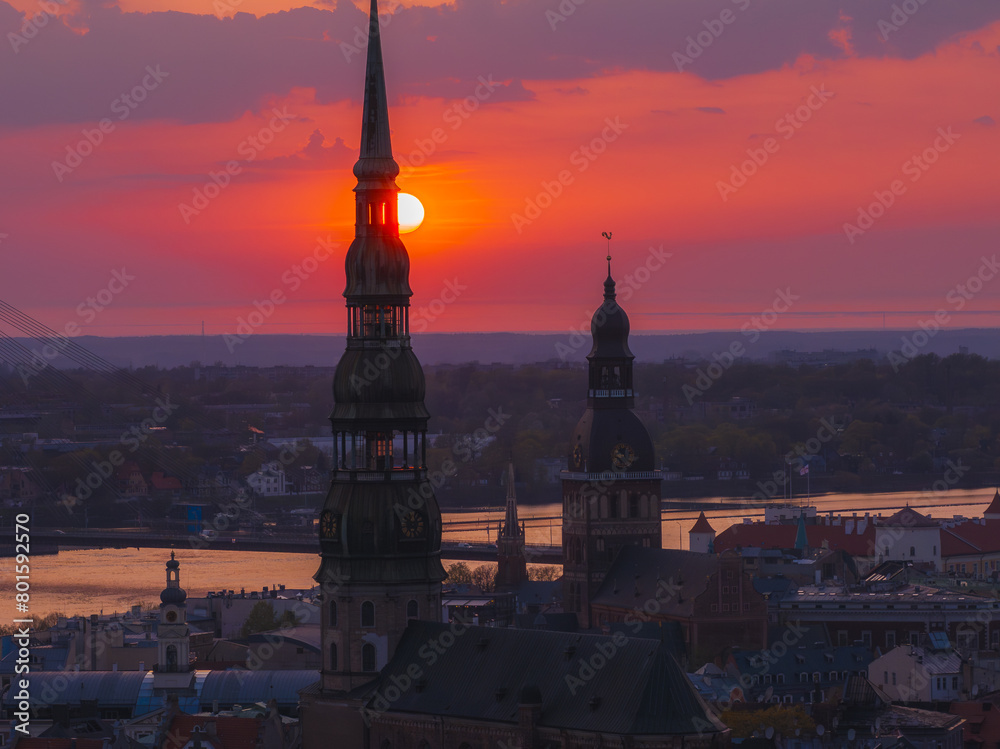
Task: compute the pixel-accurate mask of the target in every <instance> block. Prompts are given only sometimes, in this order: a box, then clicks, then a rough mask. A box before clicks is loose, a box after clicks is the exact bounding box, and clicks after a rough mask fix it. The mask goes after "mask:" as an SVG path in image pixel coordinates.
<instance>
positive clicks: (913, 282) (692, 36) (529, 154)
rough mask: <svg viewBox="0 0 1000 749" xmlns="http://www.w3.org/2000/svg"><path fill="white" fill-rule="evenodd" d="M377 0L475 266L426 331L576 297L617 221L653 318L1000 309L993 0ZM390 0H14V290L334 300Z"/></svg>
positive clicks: (591, 290) (94, 313)
mask: <svg viewBox="0 0 1000 749" xmlns="http://www.w3.org/2000/svg"><path fill="white" fill-rule="evenodd" d="M380 5H381V10H382V14H383V16H384V18H383V26H382V40H383V48H384V56H385V65H386V75H387V87H388V91H389V97H390V110H391V111H390V122H391V125H392V137H393V148H394V151H395V153H396V156H397V160H398V161H399V162H400V164H401V166H402V174H401V176H400V178H399V180H398V184H399V186H400V187H401V189H402V190H404V191H405V192H408V193H412V194H414V195H416V196H417V197H418V198H419V199H420V200H421V201H422V202H423V203H424V206H425V208H426V211H427V218H426V221H425V222H424V224H423V226H422V227H421V228H420V229H418V230H417V231H416V232H414V233H413V234H409V235H407V236H406V237H405V242H406V246H407V248H408V250H409V253H410V257H411V265H412V267H411V285H412V286H413V289H414V292H415V296H414V298H413V305H414V307H415V308H417V309H419V308H421V307H424V308H428V305H431V304H432V302H435V300H441V299H444V300H449V299H452V298H455V301H454V302H452V303H450V304H443V303H442V302H440V301H438V302H437V304H436V305H434V306H433V309H435V310H437V311H438V314H430V313H428V314H427V315H426V316H425V319H426V321H427V323H426V326H425V330H427V331H428V332H448V331H475V330H483V331H502V330H514V331H517V330H525V331H565V330H567V329H569V328H571V327H575V328H579V327H581V325H583V324H584V323H586V322H587V321H588V320H589V316H590V313H591V312H592V311H593V309H594V308H595V307H596V306H597V304H598V303H599V302H600V298H601V293H602V282H603V280H604V273H605V264H604V256H605V254H606V245H605V242H604V240H603V239H602V238H601V232H602V231H611V232H613V233H614V239H613V242H612V253H613V255H614V261H613V268H614V273H615V276H616V277H617V278H618V280H619V289H620V290H621V289H622V287H623V285H627V283H628V282H627V281H625V278H626V276H629V277H631V278H632V283H633V287H632V288H631V291H630V292H629V294H628V298H627V299H626V300H625V301H624V306H625V308H626V309H627V311H628V312H629V314H630V316H631V318H632V325H633V330H641V331H654V330H667V331H669V330H731V329H739V328H740V327H741V326H742V325H744V324H745V323H746V322H747V321H748V320H749V319H750V318H751V317H752V316H754V315H760V313H761V312H762V311H765V310H768V309H770V308H771V307H772V305H773V304H774V303H775V301H776V297H777V290H781V291H782V292H784V293H785V294H786V295H787V294H789V293H790V294H791V295H792V298H793V299H794V301H793V303H792V304H791V306H790V308H789V310H788V311H787V312H785V313H784V314H782V315H780V316H779V318H778V321H777V322H776V323H775V326H774V327H775V328H776V329H829V328H871V327H882V325H883V313H885V324H886V325H887V326H888V327H896V328H909V327H915V326H916V325H917V324H918V323H919V322H920V321H921V320H926V319H929V318H930V317H932V316H933V314H934V312H935V311H936V310H941V309H943V310H946V311H947V312H948V313H949V320H950V325H951V326H953V327H965V326H995V325H997V323H998V320H1000V267H998V268H997V269H993V266H992V264H991V262H989V263H986V264H984V262H983V260H982V259H981V258H983V257H984V256H985V258H986V259H987V260H991V258H992V257H993V255H994V253H998V249H1000V248H998V246H997V237H998V236H1000V231H998V230H1000V210H998V197H1000V178H998V175H1000V128H998V126H997V122H998V120H1000V46H998V45H1000V4H998V3H997V2H996V0H923V2H921V1H920V0H907V1H906V2H901V3H894V2H890V1H888V0H843V1H842V2H831V1H829V0H614V1H612V0H562V1H561V2H560V0H458V2H455V3H438V2H434V0H425V1H423V2H421V1H420V0H407V1H404V2H402V3H400V2H398V1H397V0H382V2H381V3H380ZM366 15H367V3H361V2H358V3H352V2H349V1H348V0H327V1H326V2H323V1H322V0H320V1H318V2H315V3H313V4H309V5H302V4H301V2H300V0H67V2H65V3H57V2H55V0H13V2H12V3H11V2H4V1H3V0H0V31H2V36H3V38H4V40H6V41H0V47H2V48H0V97H2V101H3V106H2V107H0V153H2V154H3V168H2V170H0V258H2V263H3V265H2V267H3V272H2V279H3V283H2V290H0V299H2V300H4V301H6V302H9V303H10V304H13V305H15V306H17V307H19V308H21V309H23V310H25V311H27V312H29V313H30V314H32V315H33V316H35V317H36V318H38V319H39V320H41V321H42V322H44V323H45V324H47V325H49V326H50V327H52V328H55V329H57V330H62V329H64V328H65V326H66V325H67V323H71V322H75V323H77V324H78V325H79V326H80V329H81V331H82V332H84V333H87V334H94V335H111V336H119V335H145V334H155V333H168V334H175V333H196V332H200V330H201V324H202V321H204V323H205V329H206V332H207V333H209V334H221V333H229V332H234V331H235V330H236V327H237V320H238V318H240V317H241V316H245V315H247V314H248V313H249V312H251V311H253V310H254V302H255V301H257V302H259V301H261V300H264V299H266V298H268V297H269V296H270V295H271V294H272V293H273V292H274V291H276V290H280V291H281V293H282V294H283V295H284V298H285V299H286V300H287V301H285V302H284V303H282V304H280V305H278V306H277V307H276V308H275V309H274V310H273V314H271V316H270V318H269V320H268V322H267V324H266V325H265V326H264V327H263V328H262V330H263V331H265V332H268V333H342V332H343V331H344V316H345V315H344V312H343V305H344V301H343V298H342V296H341V292H342V290H343V286H344V266H343V255H344V253H345V252H346V249H347V246H348V245H349V244H350V241H351V239H352V237H353V210H354V208H353V194H352V192H351V190H352V188H353V187H354V185H355V180H354V177H353V175H352V173H351V167H352V166H353V164H354V161H355V160H356V158H357V151H358V139H359V136H360V130H361V106H360V104H361V102H360V97H361V92H362V84H363V77H364V66H365V52H364V47H365V33H366V29H367V21H366ZM679 68H680V69H679ZM133 90H135V91H136V93H135V95H134V98H133V94H132V93H130V92H133ZM123 94H124V95H126V99H123V98H122V96H123ZM138 99H141V101H140V100H138ZM102 119H104V120H105V122H104V131H103V132H102V130H101V121H102ZM88 134H89V135H88ZM88 137H89V141H88ZM90 141H98V142H97V143H96V145H93V146H91V144H90ZM754 159H756V161H754ZM227 163H229V168H230V173H226V170H227ZM741 171H742V172H743V173H740V172H741ZM744 173H745V174H744ZM212 174H215V175H216V176H215V180H216V182H223V183H225V184H224V186H222V187H221V188H216V187H215V186H214V183H213V178H212V176H211V175H212ZM734 174H735V175H736V178H735V179H734ZM746 174H749V176H746ZM560 178H562V181H561V182H560ZM546 185H547V186H548V187H547V188H546ZM894 189H895V191H894ZM549 193H555V195H554V196H553V197H551V198H550V197H549ZM876 193H877V194H878V195H880V196H881V199H882V201H883V202H884V203H889V202H891V205H890V206H889V207H888V208H885V209H882V206H881V205H880V204H879V203H878V198H877V196H876ZM209 194H210V195H213V196H214V197H211V198H210V199H206V200H205V202H201V199H200V198H199V197H198V196H204V195H209ZM540 196H541V197H540ZM873 203H875V207H874V208H873V209H872V210H871V212H870V213H871V215H872V216H873V217H874V218H873V220H872V221H871V222H868V220H867V217H866V216H862V217H860V218H859V211H860V210H864V211H865V212H868V207H869V206H870V205H871V204H873ZM185 206H186V208H185ZM535 206H540V207H539V208H538V209H537V210H536V209H535ZM859 221H860V223H859ZM848 224H850V225H853V227H856V228H852V227H851V226H846V227H845V225H848ZM320 239H322V240H323V241H324V242H331V241H332V242H335V243H339V247H337V248H335V249H334V251H333V252H332V254H330V256H329V259H323V260H322V262H319V261H316V260H314V259H313V258H315V257H320V258H326V257H327V252H326V250H324V249H323V248H322V246H319V251H317V247H318V241H319V240H320ZM661 247H662V250H660V249H659V248H661ZM654 249H655V250H657V251H656V252H652V250H654ZM664 253H667V254H669V257H665V256H664ZM310 268H311V269H312V270H311V271H310V270H309V269H310ZM116 272H117V274H118V276H117V278H116V277H115V275H114V274H115V273H116ZM977 274H979V275H978V278H979V279H981V281H974V282H973V283H972V285H971V286H969V285H968V283H967V282H968V280H969V279H970V277H976V276H977ZM994 276H998V277H996V278H994ZM122 279H124V281H123V280H122ZM960 285H961V287H960ZM455 289H457V290H458V291H457V293H456V292H455ZM970 289H971V290H970ZM442 295H443V296H442ZM456 297H457V298H456ZM88 300H94V301H93V303H89V302H88ZM102 300H103V301H102ZM959 302H961V304H960V303H959ZM782 306H784V305H782ZM959 307H961V309H960V308H959ZM4 329H5V330H7V332H9V333H13V331H12V330H10V329H7V328H4Z"/></svg>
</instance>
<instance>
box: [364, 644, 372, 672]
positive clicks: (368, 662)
mask: <svg viewBox="0 0 1000 749" xmlns="http://www.w3.org/2000/svg"><path fill="white" fill-rule="evenodd" d="M361 670H362V671H366V672H369V673H370V672H372V671H374V670H375V646H374V645H372V644H371V643H370V642H366V643H365V644H364V645H362V646H361Z"/></svg>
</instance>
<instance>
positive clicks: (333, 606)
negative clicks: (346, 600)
mask: <svg viewBox="0 0 1000 749" xmlns="http://www.w3.org/2000/svg"><path fill="white" fill-rule="evenodd" d="M330 626H331V627H336V626H337V602H336V601H330Z"/></svg>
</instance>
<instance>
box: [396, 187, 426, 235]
mask: <svg viewBox="0 0 1000 749" xmlns="http://www.w3.org/2000/svg"><path fill="white" fill-rule="evenodd" d="M398 210H399V233H400V234H409V233H410V232H411V231H416V230H417V229H418V228H419V227H420V224H422V223H423V221H424V206H423V204H422V203H421V202H420V201H419V200H417V199H416V198H415V197H414V196H412V195H410V194H409V193H405V192H401V193H399V205H398Z"/></svg>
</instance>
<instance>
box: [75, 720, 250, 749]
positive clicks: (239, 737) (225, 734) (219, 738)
mask: <svg viewBox="0 0 1000 749" xmlns="http://www.w3.org/2000/svg"><path fill="white" fill-rule="evenodd" d="M209 723H215V736H212V735H211V734H208V735H206V737H205V738H206V739H207V740H208V741H210V742H211V743H212V744H214V745H215V746H218V747H221V749H256V747H257V737H258V735H259V734H260V726H261V721H260V719H258V718H232V717H229V716H219V715H186V714H183V713H182V714H180V715H175V716H174V719H173V721H172V722H171V723H170V730H169V731H167V737H166V739H165V740H164V742H163V747H162V749H183V747H184V745H185V744H186V743H187V742H188V741H189V740H190V739H191V730H192V729H193V728H194V727H195V726H201V727H202V728H206V726H207V725H208V724H209ZM206 730H207V729H206ZM58 749H63V747H59V748H58Z"/></svg>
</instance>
